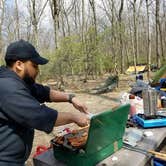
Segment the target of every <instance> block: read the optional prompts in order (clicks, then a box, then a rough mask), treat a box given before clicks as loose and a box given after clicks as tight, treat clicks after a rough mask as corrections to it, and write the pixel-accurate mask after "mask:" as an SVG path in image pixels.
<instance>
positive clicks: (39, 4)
mask: <svg viewBox="0 0 166 166" xmlns="http://www.w3.org/2000/svg"><path fill="white" fill-rule="evenodd" d="M47 3H48V0H46V1H45V2H44V3H43V1H37V0H28V9H29V13H30V19H31V23H32V26H33V42H34V45H35V46H36V47H38V46H39V39H38V25H39V22H40V19H41V16H42V14H43V12H44V9H45V8H46V5H47Z"/></svg>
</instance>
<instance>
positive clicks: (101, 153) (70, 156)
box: [53, 104, 130, 166]
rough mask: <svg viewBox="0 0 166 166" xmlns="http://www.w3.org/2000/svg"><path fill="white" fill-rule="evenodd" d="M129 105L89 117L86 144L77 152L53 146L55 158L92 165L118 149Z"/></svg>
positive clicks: (74, 163) (70, 163) (82, 165)
mask: <svg viewBox="0 0 166 166" xmlns="http://www.w3.org/2000/svg"><path fill="white" fill-rule="evenodd" d="M129 108H130V105H129V104H126V105H123V106H120V107H118V108H116V109H114V110H108V111H105V112H102V113H100V114H97V115H95V116H93V117H92V118H91V121H90V128H89V133H88V139H87V142H86V145H85V146H84V147H83V149H82V150H80V151H79V152H78V151H77V152H76V151H70V150H68V149H64V148H61V147H58V146H53V149H54V156H55V158H56V159H58V160H60V161H63V162H64V163H66V164H67V165H69V166H78V165H81V166H93V165H95V164H97V163H98V162H99V161H101V160H103V159H105V158H106V157H108V156H109V155H111V154H113V153H114V152H116V151H117V150H119V149H120V148H121V147H122V145H123V142H122V137H123V134H124V131H125V126H126V122H127V117H128V113H129Z"/></svg>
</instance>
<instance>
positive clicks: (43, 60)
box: [31, 56, 48, 65]
mask: <svg viewBox="0 0 166 166" xmlns="http://www.w3.org/2000/svg"><path fill="white" fill-rule="evenodd" d="M31 61H32V62H34V63H36V64H38V65H45V64H46V63H48V59H46V58H43V57H41V56H38V57H35V58H32V59H31Z"/></svg>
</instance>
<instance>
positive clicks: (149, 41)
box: [146, 0, 151, 80]
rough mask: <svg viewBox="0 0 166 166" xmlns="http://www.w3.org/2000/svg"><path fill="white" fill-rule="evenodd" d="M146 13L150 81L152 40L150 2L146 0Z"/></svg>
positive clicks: (148, 74) (148, 75)
mask: <svg viewBox="0 0 166 166" xmlns="http://www.w3.org/2000/svg"><path fill="white" fill-rule="evenodd" d="M146 12H147V28H148V29H147V47H148V49H147V64H148V73H147V77H148V80H150V71H151V70H150V66H151V39H150V25H149V0H146Z"/></svg>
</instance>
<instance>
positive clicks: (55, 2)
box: [49, 0, 60, 49]
mask: <svg viewBox="0 0 166 166" xmlns="http://www.w3.org/2000/svg"><path fill="white" fill-rule="evenodd" d="M49 2H50V8H51V14H52V19H53V24H54V42H55V43H54V44H55V48H56V49H57V48H58V29H59V14H60V0H49Z"/></svg>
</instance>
